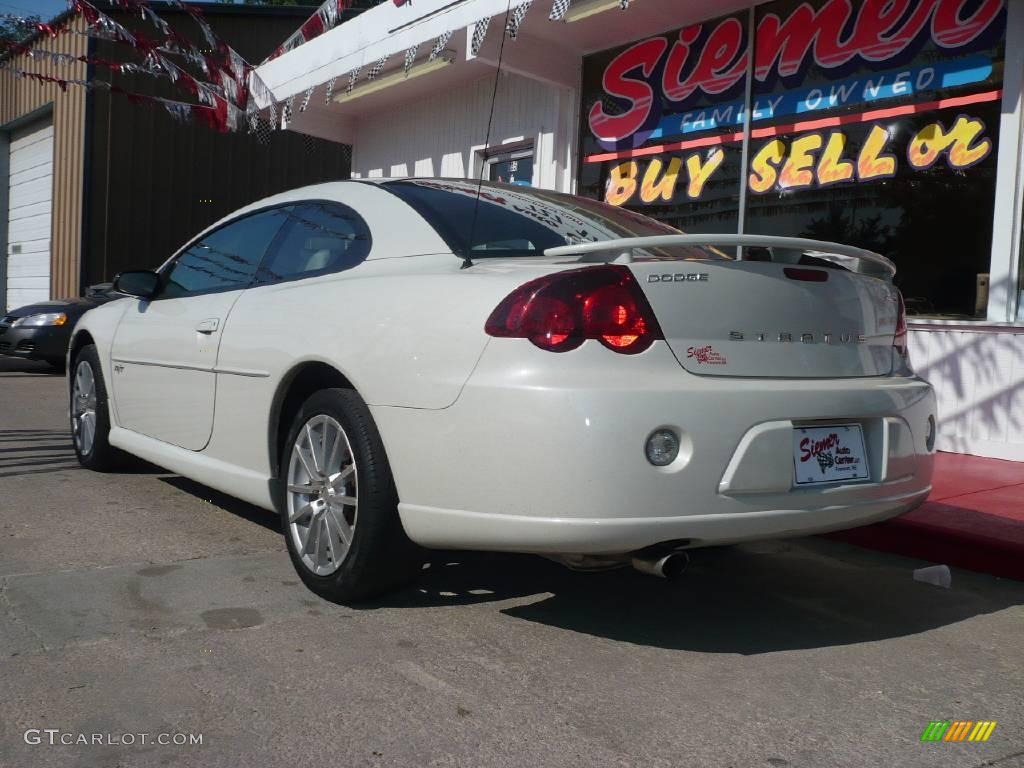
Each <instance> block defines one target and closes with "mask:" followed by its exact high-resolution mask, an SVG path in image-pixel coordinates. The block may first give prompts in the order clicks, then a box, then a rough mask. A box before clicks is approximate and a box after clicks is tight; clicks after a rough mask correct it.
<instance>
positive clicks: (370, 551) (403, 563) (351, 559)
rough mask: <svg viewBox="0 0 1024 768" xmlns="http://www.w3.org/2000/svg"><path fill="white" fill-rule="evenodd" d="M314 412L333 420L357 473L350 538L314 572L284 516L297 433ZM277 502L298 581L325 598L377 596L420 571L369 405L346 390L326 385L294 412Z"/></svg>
mask: <svg viewBox="0 0 1024 768" xmlns="http://www.w3.org/2000/svg"><path fill="white" fill-rule="evenodd" d="M317 416H329V417H330V418H332V419H334V420H335V421H337V422H338V423H339V424H340V425H341V428H342V430H343V431H344V433H345V436H346V437H347V438H348V441H349V445H350V446H351V450H352V456H353V458H354V460H355V464H356V477H357V478H358V488H357V495H358V508H357V509H358V512H357V517H356V520H355V527H354V528H353V532H352V542H351V545H350V546H349V549H348V551H347V552H346V554H345V555H344V558H343V559H342V561H341V565H340V566H339V567H338V568H337V570H336V571H334V572H333V573H331V574H328V575H324V576H321V575H318V574H316V573H314V572H313V571H312V570H311V569H310V568H309V567H308V566H307V565H306V564H305V563H304V562H303V560H302V555H301V553H300V552H299V545H298V543H297V542H296V540H295V536H294V535H293V533H292V528H291V524H290V522H289V520H288V505H287V485H288V467H289V464H290V462H291V456H292V451H293V450H294V446H295V442H296V440H297V439H298V437H299V432H300V430H302V429H303V428H304V427H305V425H306V423H307V422H309V421H310V420H311V419H314V418H315V417H317ZM280 466H281V471H280V476H279V477H278V481H279V482H278V493H277V494H276V496H277V499H276V501H277V506H278V510H279V513H280V515H281V529H282V531H283V532H284V537H285V542H286V543H287V545H288V554H289V556H290V557H291V559H292V565H293V566H294V567H295V570H296V571H297V572H298V574H299V577H300V578H301V579H302V581H303V583H304V584H305V585H306V586H307V587H309V589H311V590H312V591H313V592H315V593H316V594H318V595H320V596H321V597H323V598H324V599H326V600H330V601H332V602H336V603H352V602H358V601H361V600H367V599H370V598H373V597H377V596H379V595H382V594H384V593H386V592H389V591H392V590H394V589H396V588H398V587H400V586H402V585H403V584H405V583H407V582H409V581H410V580H412V579H413V578H414V577H415V576H416V574H417V573H418V572H419V571H420V570H421V568H422V564H423V556H422V552H421V550H420V549H419V548H418V547H417V546H416V545H415V544H413V543H412V542H411V541H410V540H409V538H408V537H407V536H406V535H405V530H404V529H403V528H402V521H401V519H400V518H399V516H398V492H397V491H396V489H395V482H394V478H393V477H392V474H391V466H390V465H389V464H388V458H387V455H386V454H385V452H384V444H383V442H382V441H381V438H380V433H379V432H378V431H377V426H376V424H374V422H373V417H372V416H371V415H370V409H369V408H367V407H366V403H365V402H363V399H362V398H361V397H360V396H359V395H358V394H357V393H355V392H353V391H352V390H349V389H325V390H321V391H319V392H317V393H315V394H313V395H312V396H310V398H309V399H308V400H306V402H305V403H303V405H302V408H300V409H299V412H298V413H297V414H296V416H295V418H294V419H293V421H292V425H291V429H289V431H288V437H287V439H286V441H285V443H284V445H283V446H282V447H281V462H280Z"/></svg>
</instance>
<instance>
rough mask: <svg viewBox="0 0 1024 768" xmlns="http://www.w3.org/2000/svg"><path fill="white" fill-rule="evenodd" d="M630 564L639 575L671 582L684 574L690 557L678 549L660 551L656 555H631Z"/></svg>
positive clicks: (640, 553) (639, 553)
mask: <svg viewBox="0 0 1024 768" xmlns="http://www.w3.org/2000/svg"><path fill="white" fill-rule="evenodd" d="M630 562H631V563H632V565H633V567H634V568H635V569H636V570H638V571H640V573H646V574H648V575H649V576H657V577H658V578H659V579H667V580H672V579H676V578H679V577H680V576H682V575H683V574H684V573H686V569H687V567H689V565H690V556H689V555H688V554H687V553H686V552H684V551H682V550H678V549H677V550H673V551H672V552H665V551H661V552H659V553H657V554H644V553H642V552H638V553H636V554H635V555H633V557H632V559H631V561H630Z"/></svg>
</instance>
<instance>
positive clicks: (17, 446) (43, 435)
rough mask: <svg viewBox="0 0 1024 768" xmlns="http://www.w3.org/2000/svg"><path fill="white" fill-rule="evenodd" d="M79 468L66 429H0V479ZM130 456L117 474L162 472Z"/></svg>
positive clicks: (69, 434) (69, 435)
mask: <svg viewBox="0 0 1024 768" xmlns="http://www.w3.org/2000/svg"><path fill="white" fill-rule="evenodd" d="M77 469H81V467H80V466H79V464H78V459H77V457H76V456H75V451H74V448H73V446H72V444H71V433H70V432H68V430H66V429H0V478H3V477H17V476H19V475H41V474H46V473H48V472H60V471H64V470H77ZM163 471H164V470H162V469H160V468H159V467H156V466H153V465H152V464H150V463H148V462H145V461H142V459H137V458H135V457H134V456H130V457H128V458H127V459H126V461H125V465H124V466H123V467H122V468H121V469H120V471H119V474H125V475H139V474H152V473H157V472H163Z"/></svg>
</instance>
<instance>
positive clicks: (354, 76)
mask: <svg viewBox="0 0 1024 768" xmlns="http://www.w3.org/2000/svg"><path fill="white" fill-rule="evenodd" d="M362 69H363V68H362V67H356V68H355V69H353V70H352V71H351V72H349V73H348V85H347V86H345V93H347V94H350V93H352V89H353V88H355V87H356V80H358V79H359V73H360V72H361V71H362Z"/></svg>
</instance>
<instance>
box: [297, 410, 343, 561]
mask: <svg viewBox="0 0 1024 768" xmlns="http://www.w3.org/2000/svg"><path fill="white" fill-rule="evenodd" d="M357 489H358V471H357V469H356V462H355V456H354V455H353V454H352V446H351V444H350V443H349V440H348V436H347V435H346V434H345V430H344V429H343V428H342V426H341V424H339V423H338V422H337V421H336V420H335V419H333V418H331V417H330V416H327V415H325V414H321V415H318V416H314V417H313V418H311V419H310V420H309V421H307V422H306V423H305V424H304V425H303V427H302V429H300V430H299V434H298V437H296V439H295V443H294V444H293V445H292V447H291V455H290V458H289V460H288V485H287V493H286V499H287V505H288V535H289V536H291V537H292V542H293V543H294V545H295V551H296V552H298V553H299V555H300V558H301V560H302V564H303V565H304V566H305V567H306V568H307V569H309V571H310V572H312V573H314V574H316V575H317V576H328V575H330V574H332V573H334V572H335V571H337V570H338V568H340V567H341V564H342V563H343V562H344V560H345V556H346V555H347V554H348V551H349V548H350V547H351V546H352V537H353V535H354V534H355V528H356V519H357V515H358V507H359V501H358V490H357Z"/></svg>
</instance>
